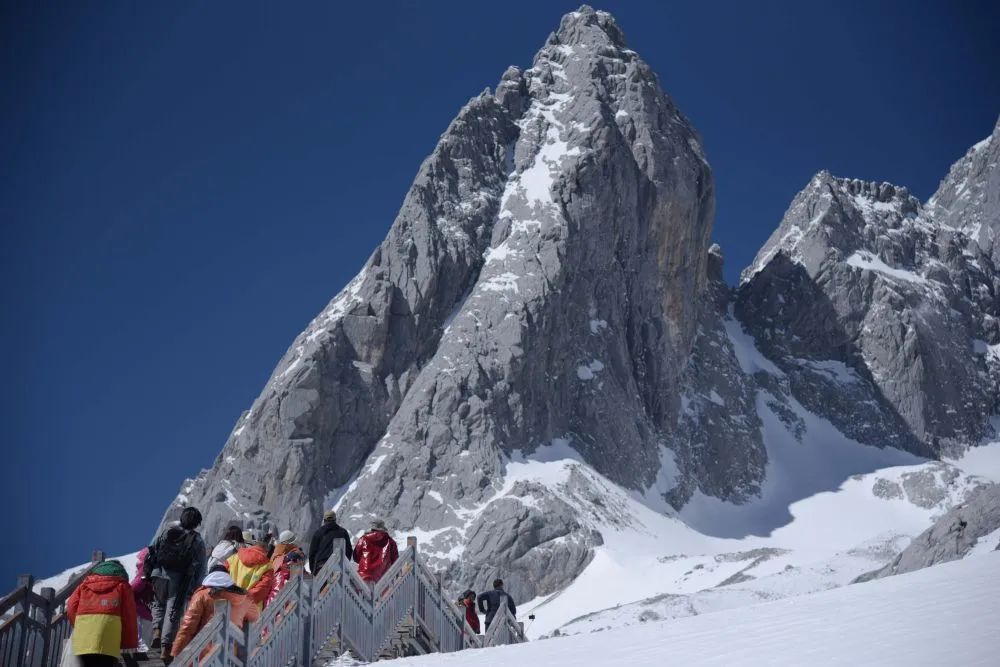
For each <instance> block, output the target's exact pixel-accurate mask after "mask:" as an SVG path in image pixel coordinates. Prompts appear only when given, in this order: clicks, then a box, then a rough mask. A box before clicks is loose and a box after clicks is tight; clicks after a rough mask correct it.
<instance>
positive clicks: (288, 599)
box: [0, 537, 525, 667]
mask: <svg viewBox="0 0 1000 667" xmlns="http://www.w3.org/2000/svg"><path fill="white" fill-rule="evenodd" d="M103 560H104V554H103V553H102V552H95V553H94V554H93V558H92V562H91V564H90V566H89V567H87V568H84V569H83V570H81V571H80V572H79V573H77V574H75V575H74V576H73V577H72V578H71V579H70V580H69V581H68V582H67V584H66V585H65V586H64V587H63V588H62V589H61V590H59V591H58V592H56V591H54V590H53V589H51V588H43V589H41V591H40V592H39V593H35V592H34V591H33V590H32V586H33V585H34V580H33V579H32V578H31V577H30V576H28V575H25V576H22V577H20V578H19V579H18V587H17V588H16V589H15V590H14V591H13V592H12V593H10V594H9V595H7V596H5V597H4V598H3V599H2V600H0V667H8V666H10V667H14V666H16V667H57V666H58V665H59V663H60V660H61V659H62V653H61V652H62V648H63V642H64V641H65V640H66V638H67V637H69V635H70V630H71V628H70V625H69V619H68V618H67V616H66V601H67V600H68V599H69V596H70V595H72V593H73V591H74V590H75V589H76V587H77V586H78V585H79V584H80V582H81V581H83V578H84V577H86V576H87V575H88V574H90V572H91V571H92V570H93V568H94V567H95V566H96V565H97V564H98V563H100V562H101V561H103ZM229 616H230V614H229V603H228V602H225V601H220V602H218V603H216V611H215V614H214V615H213V616H212V618H211V620H210V621H209V622H208V623H207V624H206V625H205V627H203V628H202V629H201V631H200V632H199V633H198V634H197V635H196V636H195V637H194V638H193V639H192V640H191V642H190V643H189V644H188V645H187V646H186V647H185V648H184V650H183V651H182V652H181V653H180V655H178V656H177V657H176V658H175V659H174V662H173V665H174V666H175V667H287V666H290V665H295V666H298V667H311V664H312V661H313V659H314V658H316V657H317V656H320V655H340V654H343V653H346V652H350V653H352V654H353V655H354V656H355V657H357V658H359V659H361V660H365V661H368V662H372V661H375V660H378V659H380V658H382V657H391V656H393V655H395V654H396V653H398V652H400V651H403V650H409V651H414V652H420V653H430V652H441V653H450V652H453V651H461V650H464V649H469V648H482V647H485V646H499V645H501V644H513V643H519V642H523V641H525V637H524V633H523V631H522V630H521V627H520V625H519V624H518V622H517V621H516V620H515V618H514V616H513V615H512V614H511V613H510V612H509V611H508V610H507V609H506V608H504V609H502V610H500V612H498V613H497V616H496V617H495V618H494V619H493V623H492V624H491V625H490V627H489V628H488V629H487V631H486V634H485V635H477V634H476V633H475V632H473V631H472V628H470V627H469V625H468V624H467V623H466V621H465V615H464V613H462V612H461V611H460V610H459V608H458V607H457V606H456V605H455V604H454V603H453V602H452V601H451V599H450V597H449V596H448V595H447V593H446V592H445V591H444V590H443V588H442V585H441V579H440V577H438V576H437V575H436V574H435V573H434V572H433V571H432V570H431V569H430V568H428V567H427V565H426V564H425V563H423V562H422V561H421V560H420V558H419V557H418V554H417V541H416V538H413V537H411V538H408V539H407V546H406V549H405V550H404V551H403V552H402V553H401V554H400V556H399V559H398V560H397V561H396V562H395V563H394V564H393V566H392V567H391V568H389V570H388V571H387V572H386V573H385V574H384V575H383V576H382V578H381V579H379V581H378V582H377V583H375V584H374V585H372V584H369V583H367V582H365V581H363V580H362V579H361V578H360V577H359V576H358V573H357V569H356V568H355V566H354V564H353V563H352V562H351V561H350V560H349V559H348V558H347V557H346V554H345V552H344V544H343V542H342V541H341V540H336V541H335V543H334V548H333V556H332V557H331V558H330V560H329V561H327V563H326V564H325V565H324V566H323V568H322V569H321V570H320V571H319V572H317V573H316V574H315V575H310V574H307V573H305V572H304V571H302V570H301V569H296V570H293V571H292V573H291V576H290V578H289V580H288V582H287V583H286V584H285V586H284V587H283V588H282V589H281V592H280V593H279V595H278V596H277V597H276V598H275V599H274V600H273V601H272V602H271V603H270V604H269V605H268V606H267V607H266V608H265V609H264V612H263V614H262V615H261V618H260V619H259V620H258V621H257V622H255V623H248V624H246V625H245V626H244V627H242V628H240V627H237V626H235V625H233V624H232V623H231V622H230V620H229ZM404 638H405V639H406V642H405V644H406V646H405V647H404V646H403V644H402V642H403V639H404Z"/></svg>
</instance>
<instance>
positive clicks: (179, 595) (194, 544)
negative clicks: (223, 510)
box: [142, 507, 208, 663]
mask: <svg viewBox="0 0 1000 667" xmlns="http://www.w3.org/2000/svg"><path fill="white" fill-rule="evenodd" d="M200 525H201V512H199V511H198V510H196V509H195V508H194V507H185V508H184V510H183V511H182V512H181V520H180V525H175V526H171V527H169V528H167V529H166V530H165V531H163V533H161V534H160V536H159V537H157V538H156V541H155V542H153V544H152V545H150V547H149V553H148V554H147V556H146V559H145V561H144V562H143V572H142V577H143V579H145V580H147V581H150V582H151V583H152V584H153V592H154V595H153V609H152V611H153V642H152V646H151V647H150V648H152V649H154V650H156V649H157V648H160V649H161V650H162V655H163V657H164V663H168V661H169V660H171V658H170V645H171V644H172V643H173V640H174V636H175V635H176V634H177V630H178V627H179V626H180V621H181V618H182V617H183V616H184V610H185V609H186V608H187V604H188V601H189V600H190V599H191V596H192V595H193V594H194V592H195V591H196V590H198V588H199V586H200V584H201V581H202V579H204V578H205V566H206V564H207V562H208V554H207V551H208V550H207V549H206V548H205V542H204V540H202V539H201V535H199V534H198V533H197V532H196V531H195V529H196V528H197V527H198V526H200Z"/></svg>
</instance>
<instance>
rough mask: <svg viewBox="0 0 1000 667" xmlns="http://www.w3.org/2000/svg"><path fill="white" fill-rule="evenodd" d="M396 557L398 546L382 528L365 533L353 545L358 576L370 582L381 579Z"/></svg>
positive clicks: (397, 555)
mask: <svg viewBox="0 0 1000 667" xmlns="http://www.w3.org/2000/svg"><path fill="white" fill-rule="evenodd" d="M398 558H399V547H397V546H396V541H395V540H393V539H392V538H391V537H389V533H387V532H385V531H384V530H373V531H371V532H370V533H365V534H364V535H363V536H362V537H361V539H360V540H358V543H357V544H356V545H354V562H355V563H357V564H358V576H360V577H361V578H362V579H364V580H365V581H367V582H370V583H374V582H376V581H378V580H379V579H381V578H382V575H383V574H385V573H386V570H388V569H389V568H390V567H392V564H393V563H395V562H396V560H397V559H398Z"/></svg>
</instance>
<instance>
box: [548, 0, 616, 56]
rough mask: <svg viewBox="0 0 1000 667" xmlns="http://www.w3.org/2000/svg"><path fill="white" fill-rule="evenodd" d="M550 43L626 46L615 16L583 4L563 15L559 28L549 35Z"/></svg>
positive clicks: (595, 46) (594, 46)
mask: <svg viewBox="0 0 1000 667" xmlns="http://www.w3.org/2000/svg"><path fill="white" fill-rule="evenodd" d="M548 43H549V44H553V45H559V44H562V45H565V46H589V47H591V48H595V49H596V48H599V47H601V46H609V45H610V46H614V47H616V48H620V49H623V48H626V45H625V34H624V33H623V32H622V29H621V28H619V27H618V23H617V22H616V21H615V19H614V17H613V16H611V14H609V13H607V12H602V11H598V10H595V9H594V8H593V7H591V6H589V5H583V6H582V7H580V9H578V10H576V11H575V12H570V13H569V14H566V15H565V16H563V17H562V21H560V22H559V29H558V30H557V31H556V32H554V33H553V34H552V35H551V36H550V37H549V42H548Z"/></svg>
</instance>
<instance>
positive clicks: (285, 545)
mask: <svg viewBox="0 0 1000 667" xmlns="http://www.w3.org/2000/svg"><path fill="white" fill-rule="evenodd" d="M305 560H306V555H305V553H303V551H302V549H301V548H300V547H299V545H297V544H295V533H293V532H292V531H290V530H283V531H281V535H279V536H278V543H277V544H276V545H275V547H274V554H273V555H272V556H271V568H272V569H273V570H274V584H273V585H272V586H271V592H270V593H269V594H268V596H267V602H265V603H264V606H265V607H266V606H268V605H269V604H271V602H273V601H274V599H275V598H277V597H278V595H279V594H280V593H281V589H282V588H284V587H285V584H287V583H288V581H289V580H290V579H291V578H292V570H293V568H296V567H299V568H301V567H303V566H305Z"/></svg>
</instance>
